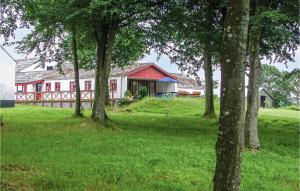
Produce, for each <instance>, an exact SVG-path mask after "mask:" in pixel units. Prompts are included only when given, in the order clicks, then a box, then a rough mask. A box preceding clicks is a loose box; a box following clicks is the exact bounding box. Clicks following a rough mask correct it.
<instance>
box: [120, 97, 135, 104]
mask: <svg viewBox="0 0 300 191" xmlns="http://www.w3.org/2000/svg"><path fill="white" fill-rule="evenodd" d="M132 101H133V100H132V99H131V98H128V97H124V98H122V99H121V100H120V106H122V105H129V104H130V103H131V102H132Z"/></svg>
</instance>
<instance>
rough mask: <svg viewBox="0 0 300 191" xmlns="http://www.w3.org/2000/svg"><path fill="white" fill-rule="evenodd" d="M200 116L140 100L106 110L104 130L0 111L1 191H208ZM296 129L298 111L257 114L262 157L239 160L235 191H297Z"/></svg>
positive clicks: (206, 125)
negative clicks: (238, 190)
mask: <svg viewBox="0 0 300 191" xmlns="http://www.w3.org/2000/svg"><path fill="white" fill-rule="evenodd" d="M203 108H204V101H203V100H202V99H182V98H177V99H168V100H164V99H153V98H151V99H146V100H143V101H141V102H138V103H135V104H133V105H131V106H129V109H130V110H131V112H127V111H128V108H127V107H125V108H118V109H109V116H110V117H111V119H112V120H113V122H114V123H115V126H114V127H112V128H104V127H101V126H99V125H98V124H96V123H94V122H93V121H92V120H90V118H89V117H84V118H79V119H77V118H73V117H72V110H70V109H60V108H46V107H33V106H23V105H18V106H17V107H16V108H13V109H2V110H1V114H3V115H4V123H5V126H4V127H3V128H2V129H1V185H0V186H1V190H211V189H212V177H213V174H214V165H215V151H214V147H215V142H216V135H217V120H208V119H203V118H202V117H201V114H202V112H203ZM217 109H218V106H217ZM126 110H127V111H126ZM89 114H90V111H85V115H86V116H88V115H89ZM299 122H300V121H299V112H298V111H294V110H283V109H281V110H279V109H276V110H275V109H274V110H261V115H260V124H259V125H260V128H259V133H260V139H261V144H262V149H261V150H260V151H258V152H251V151H246V152H245V153H244V162H243V170H242V185H241V186H242V187H241V190H276V191H277V190H279V191H280V190H299V186H298V181H299V179H298V178H299V177H298V175H299V171H298V161H299V149H298V146H299V142H298V140H299Z"/></svg>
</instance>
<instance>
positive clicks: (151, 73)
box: [127, 64, 176, 80]
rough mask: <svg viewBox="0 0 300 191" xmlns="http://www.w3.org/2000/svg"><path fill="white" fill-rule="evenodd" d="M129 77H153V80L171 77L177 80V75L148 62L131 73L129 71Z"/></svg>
mask: <svg viewBox="0 0 300 191" xmlns="http://www.w3.org/2000/svg"><path fill="white" fill-rule="evenodd" d="M127 77H128V78H129V79H130V78H131V79H151V80H159V79H161V78H164V77H170V78H172V79H174V80H176V77H175V76H173V75H171V74H170V73H168V72H167V71H165V70H164V69H162V68H160V67H159V66H157V65H155V64H147V65H144V66H141V67H138V68H136V69H134V70H132V71H130V72H129V73H127Z"/></svg>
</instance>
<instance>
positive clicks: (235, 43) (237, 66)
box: [214, 0, 249, 191]
mask: <svg viewBox="0 0 300 191" xmlns="http://www.w3.org/2000/svg"><path fill="white" fill-rule="evenodd" d="M248 22H249V1H247V0H230V1H229V2H228V7H227V11H226V16H225V23H224V33H223V43H222V51H221V80H222V82H221V105H220V119H219V121H220V124H219V132H218V139H217V144H216V155H217V158H216V159H217V160H216V169H215V176H214V190H215V191H235V190H240V179H241V163H242V151H243V145H244V143H243V140H244V139H243V138H244V132H243V129H244V122H245V119H244V112H245V111H244V109H245V107H244V105H245V94H244V88H245V84H244V83H245V82H244V78H245V76H244V75H245V74H244V72H245V65H244V62H245V58H246V46H247V35H248Z"/></svg>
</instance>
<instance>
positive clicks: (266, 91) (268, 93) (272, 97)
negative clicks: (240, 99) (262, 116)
mask: <svg viewBox="0 0 300 191" xmlns="http://www.w3.org/2000/svg"><path fill="white" fill-rule="evenodd" d="M259 90H260V91H264V92H265V93H266V94H267V95H268V96H270V98H271V99H273V100H275V97H274V96H273V95H272V94H271V93H270V92H269V91H268V90H266V89H265V88H260V89H259Z"/></svg>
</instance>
